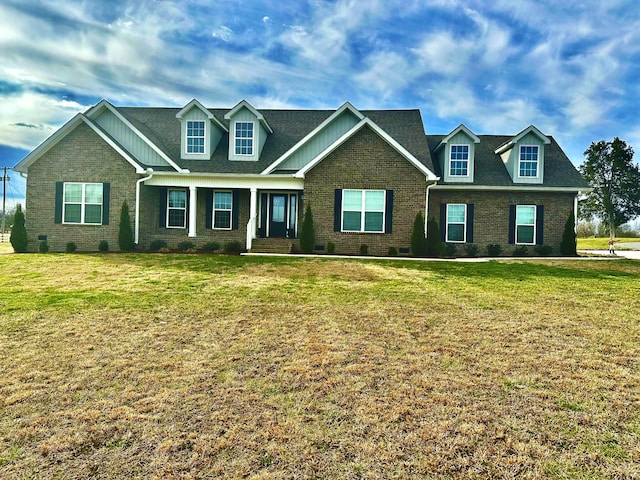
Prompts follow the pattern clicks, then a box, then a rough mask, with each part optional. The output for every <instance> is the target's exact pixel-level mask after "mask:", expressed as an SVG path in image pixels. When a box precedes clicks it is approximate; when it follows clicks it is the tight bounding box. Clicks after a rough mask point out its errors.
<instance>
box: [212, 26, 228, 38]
mask: <svg viewBox="0 0 640 480" xmlns="http://www.w3.org/2000/svg"><path fill="white" fill-rule="evenodd" d="M211 36H212V37H213V38H219V39H220V40H222V41H223V42H229V41H230V40H231V39H232V38H233V30H231V29H230V28H229V27H226V26H224V25H221V26H220V27H218V29H217V30H214V31H213V32H212V33H211Z"/></svg>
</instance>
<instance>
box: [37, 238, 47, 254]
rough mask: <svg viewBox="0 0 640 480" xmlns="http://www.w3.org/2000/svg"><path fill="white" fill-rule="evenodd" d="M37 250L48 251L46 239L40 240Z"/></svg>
mask: <svg viewBox="0 0 640 480" xmlns="http://www.w3.org/2000/svg"><path fill="white" fill-rule="evenodd" d="M38 251H39V252H40V253H47V252H48V251H49V244H48V243H47V241H46V240H41V241H40V245H38Z"/></svg>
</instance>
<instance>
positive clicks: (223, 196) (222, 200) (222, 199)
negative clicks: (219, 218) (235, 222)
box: [213, 192, 233, 210]
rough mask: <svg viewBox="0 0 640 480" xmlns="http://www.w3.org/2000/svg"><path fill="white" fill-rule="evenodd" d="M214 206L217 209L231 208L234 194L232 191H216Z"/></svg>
mask: <svg viewBox="0 0 640 480" xmlns="http://www.w3.org/2000/svg"><path fill="white" fill-rule="evenodd" d="M213 195H214V200H213V208H215V209H216V210H220V209H222V210H231V202H232V198H233V195H232V194H231V192H214V194H213Z"/></svg>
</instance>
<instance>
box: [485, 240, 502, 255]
mask: <svg viewBox="0 0 640 480" xmlns="http://www.w3.org/2000/svg"><path fill="white" fill-rule="evenodd" d="M501 253H502V246H501V245H499V244H497V243H490V244H489V245H487V255H489V256H490V257H499V256H500V254H501Z"/></svg>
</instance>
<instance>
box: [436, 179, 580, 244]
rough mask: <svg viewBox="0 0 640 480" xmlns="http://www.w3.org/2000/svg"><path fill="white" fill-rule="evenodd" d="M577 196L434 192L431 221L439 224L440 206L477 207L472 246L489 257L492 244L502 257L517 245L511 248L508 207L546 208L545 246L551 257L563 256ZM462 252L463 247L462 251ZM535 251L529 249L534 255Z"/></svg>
mask: <svg viewBox="0 0 640 480" xmlns="http://www.w3.org/2000/svg"><path fill="white" fill-rule="evenodd" d="M574 198H575V195H574V194H571V193H555V192H545V193H540V192H515V191H514V192H495V191H477V190H475V191H472V190H468V191H464V190H463V191H457V190H456V191H452V190H447V191H444V190H435V189H432V190H431V192H430V194H429V217H430V218H435V219H436V221H437V222H438V223H439V222H440V204H441V203H467V204H470V203H472V204H474V222H473V225H474V229H473V230H474V233H473V237H474V238H473V243H474V244H476V245H478V247H479V249H480V250H479V253H480V254H481V255H486V253H487V250H486V247H487V245H489V244H499V245H501V246H502V248H503V255H510V254H511V253H512V252H513V250H514V248H515V245H509V205H544V229H543V232H544V238H543V241H544V242H543V243H544V244H545V245H549V246H550V247H552V248H553V251H552V254H554V255H559V254H560V243H561V242H562V233H563V232H564V226H565V223H566V222H567V219H568V218H569V215H570V213H571V212H572V211H573V205H574V204H573V201H574ZM440 228H441V229H443V228H445V226H444V225H441V226H440ZM460 248H462V247H460ZM534 248H535V247H533V246H528V249H529V251H530V253H531V254H533V253H534V250H533V249H534Z"/></svg>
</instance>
